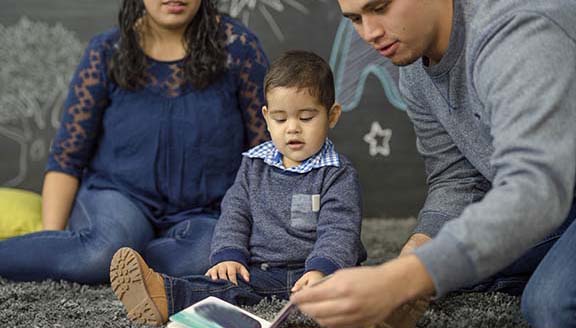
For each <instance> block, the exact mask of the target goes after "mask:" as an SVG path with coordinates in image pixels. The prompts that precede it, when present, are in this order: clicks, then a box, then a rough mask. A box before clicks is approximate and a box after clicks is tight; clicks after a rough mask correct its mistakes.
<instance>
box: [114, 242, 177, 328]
mask: <svg viewBox="0 0 576 328" xmlns="http://www.w3.org/2000/svg"><path fill="white" fill-rule="evenodd" d="M110 284H111V285H112V290H113V291H114V294H116V297H118V299H119V300H120V301H121V302H122V304H124V308H125V309H126V312H128V318H129V319H130V320H132V321H135V322H137V323H139V324H147V325H162V324H163V323H165V322H166V321H168V302H167V297H166V291H165V290H164V279H163V278H162V276H161V275H160V274H159V273H157V272H154V270H152V269H150V268H149V267H148V265H147V264H146V262H144V259H142V257H141V256H140V254H138V252H136V251H135V250H133V249H131V248H128V247H123V248H120V249H119V250H118V251H117V252H116V254H114V257H113V258H112V262H111V263H110Z"/></svg>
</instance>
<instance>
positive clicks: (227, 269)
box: [204, 261, 250, 285]
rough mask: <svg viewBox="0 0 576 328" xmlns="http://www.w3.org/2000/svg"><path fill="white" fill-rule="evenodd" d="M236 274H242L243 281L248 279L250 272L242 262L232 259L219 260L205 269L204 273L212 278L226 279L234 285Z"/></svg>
mask: <svg viewBox="0 0 576 328" xmlns="http://www.w3.org/2000/svg"><path fill="white" fill-rule="evenodd" d="M238 274H239V275H241V276H242V279H244V281H246V282H249V281H250V272H248V269H246V267H245V266H244V265H242V263H238V262H234V261H225V262H220V263H218V264H216V265H215V266H213V267H211V268H210V269H209V270H208V271H206V273H205V274H204V275H205V276H208V277H210V278H212V280H218V279H222V280H228V281H230V282H231V283H233V284H234V285H238V280H237V278H236V275H238Z"/></svg>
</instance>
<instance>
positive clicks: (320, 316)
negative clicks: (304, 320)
mask: <svg viewBox="0 0 576 328" xmlns="http://www.w3.org/2000/svg"><path fill="white" fill-rule="evenodd" d="M312 288H313V287H312ZM309 289H311V288H306V289H304V290H303V291H301V292H299V293H303V292H304V291H306V290H309ZM348 304H349V302H347V301H346V300H341V299H338V300H335V299H329V300H327V301H323V302H316V303H304V304H299V305H298V308H299V309H300V311H302V312H304V313H306V314H308V315H310V316H311V317H313V318H314V319H315V320H317V321H318V322H319V323H320V322H321V321H322V322H323V321H325V320H330V321H332V318H335V317H339V318H342V317H344V318H349V317H350V316H351V315H353V313H354V312H355V310H354V308H353V307H352V306H349V305H348ZM355 319H356V318H355Z"/></svg>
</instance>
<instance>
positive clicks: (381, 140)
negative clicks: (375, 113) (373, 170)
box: [364, 122, 392, 156]
mask: <svg viewBox="0 0 576 328" xmlns="http://www.w3.org/2000/svg"><path fill="white" fill-rule="evenodd" d="M391 139H392V130H391V129H382V126H380V123H378V122H372V126H371V128H370V132H369V133H368V134H366V135H365V136H364V141H365V142H366V143H368V145H370V148H369V151H368V152H369V153H370V156H376V155H378V154H380V155H382V156H389V155H390V140H391Z"/></svg>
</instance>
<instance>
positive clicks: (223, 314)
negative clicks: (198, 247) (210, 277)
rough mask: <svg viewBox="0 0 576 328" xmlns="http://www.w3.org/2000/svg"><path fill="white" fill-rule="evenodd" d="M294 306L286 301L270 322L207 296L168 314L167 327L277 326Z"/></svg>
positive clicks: (254, 327)
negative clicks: (170, 314) (172, 313)
mask: <svg viewBox="0 0 576 328" xmlns="http://www.w3.org/2000/svg"><path fill="white" fill-rule="evenodd" d="M295 308H296V306H295V305H293V304H292V303H290V302H288V303H287V304H286V305H285V306H284V307H283V308H282V310H280V312H278V314H277V315H276V318H274V320H273V321H272V322H268V321H266V320H264V319H262V318H260V317H258V316H256V315H254V314H252V313H250V312H248V311H245V310H243V309H241V308H239V307H237V306H235V305H232V304H230V303H228V302H226V301H223V300H221V299H219V298H216V297H214V296H209V297H207V298H205V299H203V300H202V301H200V302H198V303H196V304H194V305H192V306H189V307H187V308H185V309H184V310H182V311H180V312H178V313H176V314H174V315H172V316H170V323H169V324H168V326H167V328H277V327H280V324H281V323H283V322H284V321H285V320H286V318H288V315H289V314H290V313H291V312H292V311H293V310H294V309H295Z"/></svg>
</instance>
